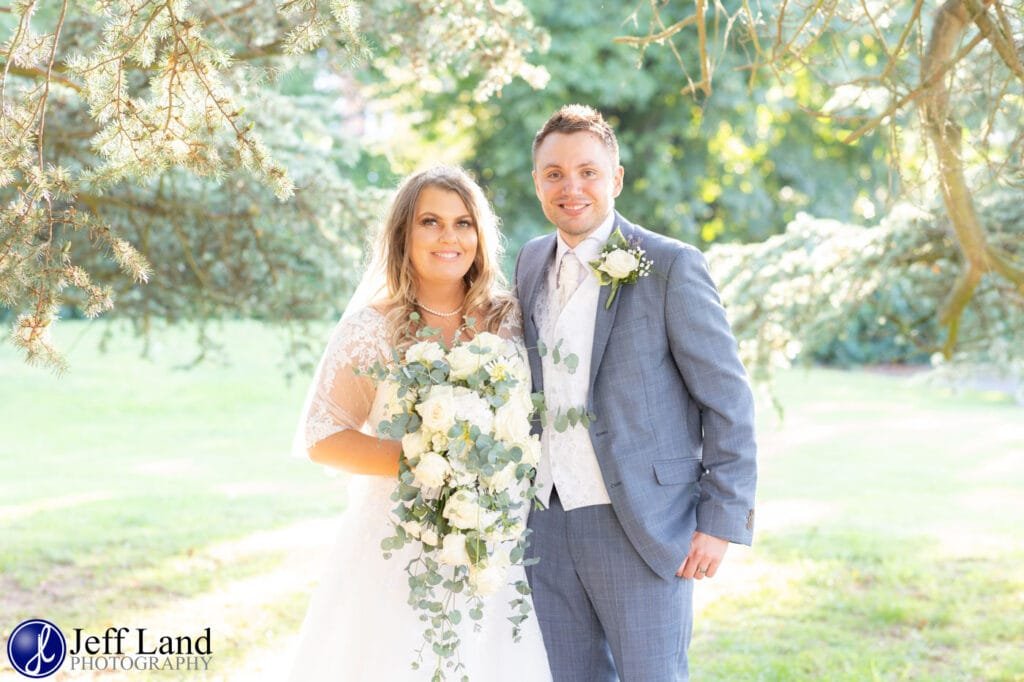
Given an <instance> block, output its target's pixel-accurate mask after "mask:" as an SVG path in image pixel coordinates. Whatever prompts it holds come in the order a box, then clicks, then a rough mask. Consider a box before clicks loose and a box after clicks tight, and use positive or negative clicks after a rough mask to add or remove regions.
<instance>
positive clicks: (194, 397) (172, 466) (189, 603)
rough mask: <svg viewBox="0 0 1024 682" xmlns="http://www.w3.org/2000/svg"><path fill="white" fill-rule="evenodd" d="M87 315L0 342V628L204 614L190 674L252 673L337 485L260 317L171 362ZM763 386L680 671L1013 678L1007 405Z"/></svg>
mask: <svg viewBox="0 0 1024 682" xmlns="http://www.w3.org/2000/svg"><path fill="white" fill-rule="evenodd" d="M104 324H105V323H78V322H76V323H61V324H60V325H59V327H58V341H59V343H60V344H61V345H62V347H63V348H65V349H67V348H70V351H69V353H68V356H69V360H70V362H71V371H70V372H69V373H68V374H67V375H65V376H63V377H61V378H57V377H54V376H52V375H51V374H49V373H48V372H47V371H46V370H41V369H36V368H29V367H26V366H24V365H23V364H22V363H21V361H20V359H19V357H18V356H17V355H16V354H15V352H14V351H13V350H12V349H11V348H10V347H9V346H7V345H0V424H2V438H0V612H2V613H3V614H4V620H3V622H0V631H2V633H3V635H4V640H5V641H6V635H7V633H8V632H9V631H10V629H11V628H12V627H13V626H14V625H15V624H17V623H18V622H19V621H20V620H22V619H24V618H26V617H30V616H38V617H47V618H50V619H52V620H55V621H56V622H58V624H61V625H62V627H66V628H72V627H83V628H86V629H88V630H91V631H100V632H102V629H103V628H106V627H108V626H110V625H125V626H130V627H149V628H150V629H151V630H153V631H161V632H165V633H167V634H186V633H189V632H193V631H199V630H201V629H202V628H203V627H206V626H207V625H210V626H211V627H212V632H213V638H214V645H215V651H214V653H215V664H214V670H215V673H214V674H213V675H211V676H210V677H209V679H231V680H234V679H246V680H248V679H251V678H252V679H254V678H255V677H257V676H258V675H257V673H258V672H260V671H264V672H265V670H266V666H267V665H269V663H268V661H269V660H270V659H273V658H274V657H273V656H270V655H268V647H270V648H271V650H278V651H279V650H280V646H279V644H280V641H281V639H280V638H285V639H287V637H289V636H290V635H293V634H294V632H295V630H296V628H297V627H298V624H299V622H300V621H301V618H302V615H303V612H304V610H305V607H306V600H307V599H308V593H309V590H310V588H311V586H312V585H313V583H314V581H315V580H316V578H317V576H318V575H319V571H320V562H321V561H322V560H323V558H324V551H325V549H326V547H328V546H329V544H330V541H331V533H332V529H333V523H334V521H333V520H334V519H335V518H336V517H337V514H338V513H339V512H340V511H341V510H342V509H343V507H344V485H343V479H339V478H331V477H328V476H325V475H324V474H323V472H322V471H321V470H320V469H319V468H318V467H316V466H313V465H310V464H308V463H305V462H302V461H297V460H293V459H291V458H289V457H288V455H287V450H288V445H289V443H290V439H291V435H292V429H293V427H294V421H295V417H296V414H297V412H298V409H299V405H300V402H301V398H302V395H303V393H304V391H305V385H304V380H303V381H300V382H297V383H296V384H295V385H288V384H287V383H286V382H285V381H284V379H283V377H282V370H281V367H280V363H281V354H282V352H283V351H282V344H281V342H280V341H279V339H278V337H277V336H275V335H274V334H273V333H271V332H270V331H269V330H267V329H266V328H264V327H261V326H260V325H257V324H240V323H239V324H232V325H229V326H228V327H227V328H226V329H225V330H224V331H223V333H222V339H223V340H224V341H225V343H226V345H227V347H228V348H230V350H231V354H232V355H233V356H234V360H233V363H232V364H231V365H227V366H222V365H209V366H203V367H201V368H200V369H197V370H191V371H185V370H180V369H175V366H176V365H179V364H181V363H183V362H186V361H187V360H188V359H189V358H190V353H191V352H192V351H191V346H190V344H191V340H190V339H191V337H190V335H189V334H188V333H187V332H183V331H173V330H172V331H170V332H165V333H162V334H161V336H160V343H159V344H157V345H156V346H154V349H153V351H154V353H153V355H154V357H153V359H152V360H143V359H141V358H140V357H139V355H138V349H139V343H138V342H136V341H135V340H133V339H131V338H130V337H128V336H126V335H125V334H123V333H115V334H114V336H113V338H112V340H111V344H110V352H109V353H108V354H106V355H103V354H100V353H98V352H97V349H96V346H97V342H98V340H99V337H100V335H101V333H102V330H103V328H104ZM300 384H301V385H300ZM778 390H779V394H780V397H781V398H782V400H783V403H784V405H785V407H786V417H785V420H784V421H783V422H782V423H781V424H780V423H778V420H777V419H776V418H775V416H774V415H773V414H772V413H771V411H770V410H769V409H768V408H767V407H765V408H763V409H762V411H761V421H762V426H761V431H760V433H761V441H762V452H761V482H760V487H759V502H758V526H759V528H758V534H757V541H756V545H755V547H754V548H753V550H746V549H744V548H733V549H731V550H730V553H729V555H728V556H727V561H726V563H725V565H724V566H723V569H722V571H721V572H720V574H719V576H718V577H716V578H715V579H714V580H712V581H705V582H703V583H700V584H699V585H698V589H697V619H696V627H695V633H694V640H693V645H692V647H691V661H692V669H693V676H694V679H695V680H851V681H852V680H875V679H877V680H1024V568H1022V563H1024V533H1022V532H1021V530H1020V529H1021V528H1022V527H1024V493H1022V491H1024V410H1022V409H1021V408H1020V407H1017V406H1014V405H1012V404H1010V403H1009V402H1008V401H1007V400H1004V399H1002V398H1001V397H999V396H993V395H986V394H979V393H973V394H964V395H960V396H954V395H949V394H946V393H944V392H942V391H940V390H938V389H936V388H934V387H929V386H927V385H924V384H922V383H921V382H916V381H914V380H912V379H908V378H905V377H895V376H888V375H883V374H873V373H865V372H857V373H847V372H835V371H825V370H813V371H810V372H806V371H802V370H794V371H791V372H788V373H786V374H784V375H782V376H781V377H780V381H779V386H778ZM274 647H277V648H276V649H274ZM5 671H6V674H7V675H8V676H11V677H12V678H13V672H11V671H10V668H9V667H7V664H6V659H5V658H4V660H3V666H2V667H0V677H4V676H5ZM153 675H156V679H173V678H174V676H173V675H172V674H169V673H161V674H157V673H153ZM136 677H137V674H136ZM104 679H117V678H116V677H111V676H105V677H104ZM133 679H134V678H133Z"/></svg>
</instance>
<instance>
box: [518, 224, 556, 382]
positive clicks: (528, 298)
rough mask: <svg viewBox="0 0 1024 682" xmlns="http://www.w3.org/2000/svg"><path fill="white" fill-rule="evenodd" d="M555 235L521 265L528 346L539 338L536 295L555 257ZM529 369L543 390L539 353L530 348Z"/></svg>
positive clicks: (524, 329) (524, 318) (535, 344)
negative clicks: (533, 256) (522, 268)
mask: <svg viewBox="0 0 1024 682" xmlns="http://www.w3.org/2000/svg"><path fill="white" fill-rule="evenodd" d="M556 246H557V242H556V241H555V235H554V234H553V233H552V234H550V235H548V237H547V238H546V239H545V240H544V241H542V242H541V243H540V244H539V245H538V247H537V251H538V256H537V257H536V258H531V259H528V260H527V261H526V262H525V263H524V264H523V265H524V266H525V270H523V273H522V285H523V286H522V289H521V291H522V293H523V296H524V297H525V300H524V301H522V302H521V303H522V304H523V331H524V334H523V336H524V337H525V339H526V343H527V347H528V348H533V349H535V348H537V343H538V340H539V338H540V330H539V329H538V328H537V320H536V317H535V316H534V310H535V308H536V305H537V295H538V294H539V293H540V290H541V288H542V287H541V284H543V282H544V276H545V274H546V273H547V270H548V263H550V262H551V261H552V260H553V259H554V257H555V247H556ZM529 354H530V369H531V371H532V372H533V377H534V379H533V381H534V385H535V386H536V388H537V390H538V391H542V390H544V372H543V368H542V364H541V361H540V354H539V353H537V352H536V350H530V352H529Z"/></svg>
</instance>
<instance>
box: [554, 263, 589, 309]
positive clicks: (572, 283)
mask: <svg viewBox="0 0 1024 682" xmlns="http://www.w3.org/2000/svg"><path fill="white" fill-rule="evenodd" d="M582 269H583V266H582V265H581V264H580V259H579V258H577V257H576V254H575V253H573V252H572V251H566V252H565V253H564V254H563V255H562V263H561V264H560V265H559V268H558V286H557V287H556V290H557V291H558V309H559V310H561V309H563V308H565V304H566V303H568V302H569V299H570V298H572V295H573V293H574V292H575V291H576V288H577V287H578V286H579V285H580V271H581V270H582Z"/></svg>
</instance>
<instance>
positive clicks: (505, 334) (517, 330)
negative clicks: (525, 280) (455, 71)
mask: <svg viewBox="0 0 1024 682" xmlns="http://www.w3.org/2000/svg"><path fill="white" fill-rule="evenodd" d="M497 334H498V336H500V337H501V338H503V339H509V340H512V341H515V342H516V343H522V340H523V311H522V309H521V308H520V307H519V302H518V301H517V302H516V303H515V304H514V305H513V306H512V309H511V310H510V311H509V312H508V314H507V315H505V319H503V320H502V321H501V325H500V326H499V327H498V332H497Z"/></svg>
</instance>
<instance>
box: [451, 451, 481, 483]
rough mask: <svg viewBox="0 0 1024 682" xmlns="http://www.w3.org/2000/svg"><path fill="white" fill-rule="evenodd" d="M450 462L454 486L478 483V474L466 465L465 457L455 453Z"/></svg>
mask: <svg viewBox="0 0 1024 682" xmlns="http://www.w3.org/2000/svg"><path fill="white" fill-rule="evenodd" d="M450 464H451V467H452V474H451V479H452V485H453V486H470V485H473V484H475V483H476V474H474V473H473V472H471V471H470V470H469V469H468V468H467V467H466V460H465V459H464V458H463V457H461V456H459V455H453V456H452V459H451V462H450Z"/></svg>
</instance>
